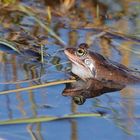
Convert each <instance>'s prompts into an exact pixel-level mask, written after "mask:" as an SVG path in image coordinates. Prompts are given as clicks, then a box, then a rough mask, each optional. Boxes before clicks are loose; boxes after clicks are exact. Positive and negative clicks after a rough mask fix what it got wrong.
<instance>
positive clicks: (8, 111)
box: [0, 1, 140, 140]
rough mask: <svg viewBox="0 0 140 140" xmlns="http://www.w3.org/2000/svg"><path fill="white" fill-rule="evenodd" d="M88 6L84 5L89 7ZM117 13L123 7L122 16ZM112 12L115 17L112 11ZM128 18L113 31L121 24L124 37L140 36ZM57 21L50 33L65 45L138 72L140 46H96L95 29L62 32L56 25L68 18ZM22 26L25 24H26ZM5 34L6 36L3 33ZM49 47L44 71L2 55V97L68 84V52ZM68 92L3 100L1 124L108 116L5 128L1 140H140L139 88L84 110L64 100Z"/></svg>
mask: <svg viewBox="0 0 140 140" xmlns="http://www.w3.org/2000/svg"><path fill="white" fill-rule="evenodd" d="M108 2H109V1H108ZM112 2H113V1H112ZM83 3H84V2H83ZM26 4H27V5H28V4H29V5H30V3H28V2H26ZM84 4H86V2H85V3H84ZM118 7H119V6H118ZM119 9H120V7H119V8H118V10H119ZM109 10H112V8H109ZM130 11H131V9H130ZM88 12H89V11H88ZM88 12H87V13H88ZM112 12H114V11H113V10H112ZM88 16H89V15H88ZM129 16H130V15H129V13H128V15H127V16H125V17H124V18H122V19H123V20H122V22H120V23H119V22H118V24H119V25H118V26H117V25H116V26H115V27H116V28H117V27H119V26H120V25H121V24H122V23H123V24H122V25H124V26H126V28H127V29H124V28H122V29H124V30H125V31H124V32H125V33H126V32H127V33H132V34H135V33H138V30H136V28H138V26H134V25H133V22H134V23H136V22H135V20H132V21H130V20H128V17H129ZM89 17H90V16H89ZM130 17H131V16H130ZM24 18H26V17H24ZM57 18H58V17H57ZM57 18H56V17H54V21H55V22H54V23H52V29H53V30H54V31H55V32H57V33H59V36H60V37H61V39H62V40H64V41H65V42H66V43H67V44H68V46H78V44H80V43H83V42H87V43H88V44H89V45H90V47H91V48H90V49H91V50H94V51H96V52H99V53H101V54H103V55H104V56H106V57H109V58H110V59H112V60H114V61H117V62H119V63H122V64H124V65H126V66H128V67H130V68H137V69H139V70H140V65H139V60H140V57H139V52H140V48H139V46H140V45H139V42H133V41H129V40H126V39H124V38H123V39H122V38H118V37H116V36H113V37H112V39H111V41H112V42H111V44H109V43H108V41H110V40H108V39H106V38H95V39H94V40H93V38H94V37H91V36H93V35H95V34H98V31H96V30H93V29H88V30H86V29H83V28H81V29H71V28H69V27H68V28H65V27H59V26H58V25H60V23H61V22H62V23H63V19H65V20H67V19H68V18H67V17H64V18H63V19H62V18H60V19H59V18H58V19H59V21H58V20H56V19H57ZM126 19H127V20H126ZM135 19H137V18H135ZM24 20H25V19H24ZM24 20H22V22H23V21H24ZM90 20H91V17H90ZM25 21H26V20H25ZM114 21H115V22H116V19H115V18H113V19H109V20H105V22H106V23H105V24H107V25H109V26H114V25H113V24H114ZM28 22H29V21H28ZM126 22H127V23H126ZM66 24H68V23H66ZM57 26H58V27H57ZM67 26H69V25H66V27H67ZM120 28H121V27H120ZM31 29H32V28H31ZM126 30H127V31H126ZM132 31H133V32H132ZM3 32H4V34H7V33H5V31H3ZM5 36H6V35H5ZM47 37H48V36H47ZM47 41H48V42H49V43H48V44H46V45H45V48H46V50H45V51H46V52H47V53H48V54H50V56H48V57H47V58H45V64H44V65H41V63H40V62H38V61H33V60H31V59H28V58H25V57H23V56H21V55H17V54H13V53H7V52H5V51H4V50H2V51H0V54H1V55H0V72H1V73H0V91H4V90H12V89H17V88H24V87H29V86H33V85H37V84H41V83H42V84H43V83H45V82H49V81H52V80H62V79H68V78H69V77H70V75H69V73H68V71H67V69H68V68H70V65H69V64H65V62H67V61H68V59H67V58H66V56H65V55H64V53H63V49H64V48H63V47H62V45H60V44H59V43H58V42H57V41H56V40H55V39H54V38H53V37H50V36H49V37H48V39H47ZM61 50H62V51H61ZM54 56H55V57H54ZM53 59H54V60H53ZM52 60H53V62H52ZM54 61H55V62H56V61H57V62H58V64H61V65H58V66H55V65H54ZM33 79H34V80H33ZM64 88H65V84H61V85H57V86H50V87H45V88H40V89H34V90H28V91H22V92H17V93H15V92H14V93H10V94H5V95H0V121H4V120H13V119H23V118H32V117H33V118H34V117H35V118H37V117H40V116H58V117H63V116H64V115H66V114H73V113H92V112H97V113H98V112H104V113H105V116H103V117H84V118H77V119H62V120H57V121H50V122H42V123H35V124H13V125H1V126H0V139H2V140H11V139H12V140H32V139H33V140H46V139H47V140H55V139H61V140H85V139H86V140H93V139H98V140H108V139H112V140H118V139H119V140H123V139H127V140H138V139H140V134H139V131H140V126H139V124H140V121H139V120H140V111H139V108H140V104H139V101H140V93H139V88H140V86H139V85H134V86H130V87H127V88H125V89H124V90H122V91H120V92H113V93H107V94H104V95H102V96H99V97H96V98H94V99H88V100H87V101H86V102H85V104H84V105H81V106H77V105H76V104H74V103H73V102H72V100H71V98H70V97H64V96H62V92H63V90H64Z"/></svg>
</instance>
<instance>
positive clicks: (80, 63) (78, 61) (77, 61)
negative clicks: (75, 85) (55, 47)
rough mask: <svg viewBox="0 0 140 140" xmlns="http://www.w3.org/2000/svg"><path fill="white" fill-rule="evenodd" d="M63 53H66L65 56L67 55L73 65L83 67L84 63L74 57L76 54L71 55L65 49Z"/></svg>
mask: <svg viewBox="0 0 140 140" xmlns="http://www.w3.org/2000/svg"><path fill="white" fill-rule="evenodd" d="M64 53H65V54H66V56H67V57H68V59H69V60H70V61H71V62H72V63H74V64H75V65H81V66H83V67H85V65H84V64H83V62H82V61H80V60H79V59H78V58H76V56H73V55H72V54H71V53H69V52H68V51H67V50H65V51H64Z"/></svg>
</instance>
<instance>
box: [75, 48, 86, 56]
mask: <svg viewBox="0 0 140 140" xmlns="http://www.w3.org/2000/svg"><path fill="white" fill-rule="evenodd" d="M76 54H77V56H84V55H85V54H86V50H85V49H83V48H79V49H77V51H76Z"/></svg>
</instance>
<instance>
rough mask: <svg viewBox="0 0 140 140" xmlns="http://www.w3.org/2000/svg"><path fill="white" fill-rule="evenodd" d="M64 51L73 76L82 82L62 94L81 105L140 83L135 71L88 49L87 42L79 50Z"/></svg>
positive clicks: (71, 86) (74, 84)
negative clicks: (86, 101) (87, 100)
mask: <svg viewBox="0 0 140 140" xmlns="http://www.w3.org/2000/svg"><path fill="white" fill-rule="evenodd" d="M64 52H65V54H66V56H67V57H68V59H69V60H70V61H71V62H72V69H71V71H72V73H73V74H75V75H77V76H78V77H79V78H80V79H79V80H77V82H75V83H72V84H67V85H66V88H65V89H64V91H63V95H64V96H72V97H73V99H74V101H75V102H76V103H77V104H79V105H80V104H83V103H84V102H85V100H86V99H87V98H93V97H96V96H99V95H101V94H103V93H107V92H113V91H118V90H121V89H123V88H124V87H125V86H126V85H128V84H132V83H138V82H140V78H139V77H137V76H136V73H135V71H133V70H130V69H128V68H127V67H126V66H124V65H122V64H119V63H116V62H114V61H111V60H109V59H107V58H105V57H103V56H102V55H100V54H98V53H96V52H92V51H90V50H88V45H87V44H85V43H82V44H80V45H79V47H78V48H66V49H65V51H64Z"/></svg>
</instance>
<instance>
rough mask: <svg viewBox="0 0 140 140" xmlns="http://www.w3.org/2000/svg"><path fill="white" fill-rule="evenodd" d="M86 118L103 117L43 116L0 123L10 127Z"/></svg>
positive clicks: (84, 114)
mask: <svg viewBox="0 0 140 140" xmlns="http://www.w3.org/2000/svg"><path fill="white" fill-rule="evenodd" d="M85 117H103V115H101V114H100V113H78V114H68V115H65V116H62V117H57V116H43V117H37V118H25V119H14V120H6V121H0V125H10V124H23V123H40V122H50V121H56V120H63V119H76V118H85Z"/></svg>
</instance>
